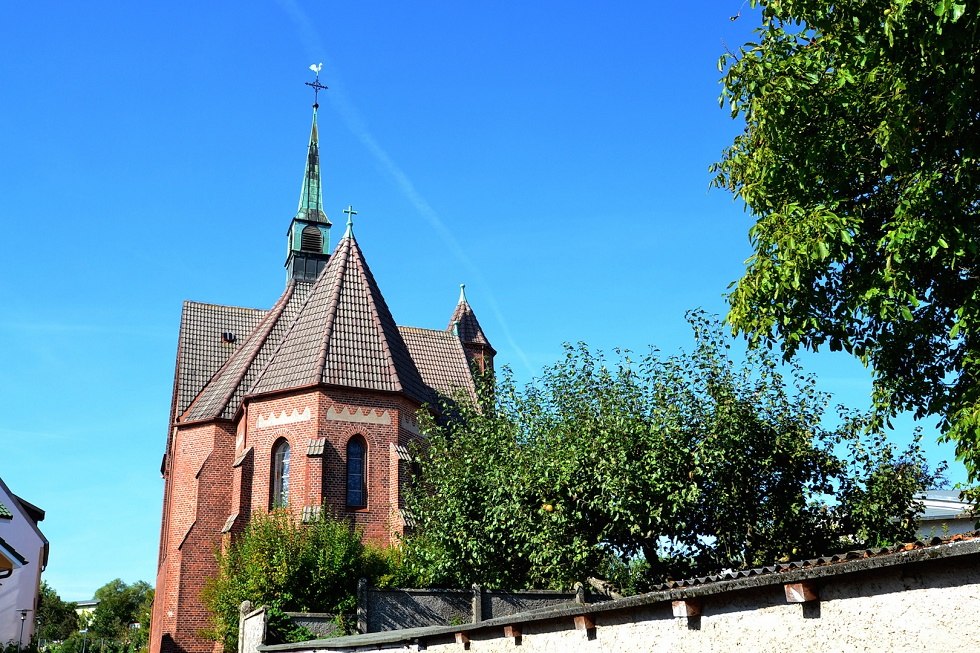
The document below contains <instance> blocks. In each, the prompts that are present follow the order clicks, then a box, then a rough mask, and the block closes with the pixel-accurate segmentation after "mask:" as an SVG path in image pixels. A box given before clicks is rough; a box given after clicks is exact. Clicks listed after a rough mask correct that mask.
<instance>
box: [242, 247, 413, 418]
mask: <svg viewBox="0 0 980 653" xmlns="http://www.w3.org/2000/svg"><path fill="white" fill-rule="evenodd" d="M319 383H324V384H327V385H338V386H343V387H349V388H361V389H365V390H379V391H384V392H404V393H405V394H406V395H407V396H409V397H410V398H412V399H415V400H416V401H420V402H421V401H425V400H427V398H428V395H429V391H428V389H427V388H426V386H425V384H424V383H423V382H422V378H421V376H420V375H419V372H418V370H417V369H416V367H415V364H414V362H413V361H412V357H411V356H410V355H409V352H408V349H407V347H406V346H405V343H404V341H403V340H402V337H401V334H400V333H399V332H398V328H397V327H396V326H395V321H394V320H393V319H392V317H391V312H390V311H389V310H388V306H387V304H385V301H384V297H382V295H381V291H380V290H379V289H378V285H377V283H376V282H375V280H374V276H373V275H372V274H371V270H370V269H369V268H368V266H367V262H366V261H365V260H364V255H363V254H362V253H361V249H360V247H359V246H358V245H357V241H356V240H354V237H353V235H351V234H350V233H349V232H348V234H347V235H346V236H345V237H344V238H343V239H342V240H341V241H340V243H339V244H338V245H337V249H336V251H335V252H334V253H333V255H332V256H331V257H330V262H329V263H328V264H327V267H326V268H325V269H324V271H323V272H322V273H321V275H320V277H319V278H318V279H317V281H316V282H315V283H314V284H313V288H312V289H311V290H310V295H309V297H308V299H307V301H306V303H305V305H304V306H303V307H302V308H301V309H300V311H299V314H298V315H297V316H296V319H295V320H294V321H293V323H292V325H291V326H290V327H289V329H288V330H287V332H286V334H285V336H284V337H283V340H282V342H281V343H280V344H279V347H278V349H277V351H276V352H275V353H274V354H273V356H272V358H271V360H270V362H269V364H268V366H267V367H266V368H265V370H263V372H262V373H261V374H260V375H259V377H258V380H257V381H256V383H255V385H254V387H253V388H252V389H251V391H250V393H249V394H264V393H267V392H276V391H278V390H284V389H288V388H298V387H304V386H309V385H314V384H319Z"/></svg>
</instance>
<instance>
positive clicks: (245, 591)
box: [203, 510, 381, 651]
mask: <svg viewBox="0 0 980 653" xmlns="http://www.w3.org/2000/svg"><path fill="white" fill-rule="evenodd" d="M361 535H362V534H361V532H360V530H359V529H357V528H354V527H353V526H352V525H351V524H350V523H348V522H346V521H342V520H340V519H336V518H334V517H331V516H329V515H327V514H326V510H324V511H323V514H322V515H321V516H320V517H317V518H316V519H314V520H312V521H311V522H310V523H306V524H303V523H300V522H299V521H298V520H297V519H296V517H295V516H293V515H292V514H291V513H290V512H289V511H287V510H275V511H273V512H271V513H269V514H256V515H253V516H252V519H251V520H250V521H249V523H248V526H246V528H245V531H244V532H243V533H242V534H241V535H240V536H239V537H237V538H236V539H235V540H234V541H233V542H232V543H231V545H230V546H229V547H228V548H227V549H225V550H221V551H218V553H217V557H218V575H217V577H216V578H215V579H213V580H212V581H211V582H210V583H209V584H208V585H207V586H206V588H205V591H204V596H203V600H204V605H205V606H206V607H207V608H208V610H209V611H210V612H211V615H212V618H213V624H214V628H213V630H212V631H211V632H210V633H208V635H209V636H210V637H211V638H213V639H214V640H215V641H218V642H221V643H222V644H223V645H224V648H225V650H226V651H234V650H236V649H237V642H238V617H239V609H240V606H241V604H242V602H243V601H251V602H252V604H253V605H255V606H259V605H266V606H268V607H269V609H270V628H271V629H272V630H273V631H276V632H274V636H275V635H278V636H279V637H280V638H282V639H286V640H287V641H299V640H302V639H309V638H310V637H309V633H307V632H292V626H291V625H290V624H289V621H288V619H287V618H286V616H285V612H287V611H290V612H332V613H334V614H336V615H338V617H339V618H341V619H342V618H344V617H345V616H347V615H349V614H350V613H352V612H354V610H355V608H356V605H357V582H358V580H359V579H360V578H361V577H376V576H377V575H378V573H379V571H381V568H380V567H381V562H380V558H379V557H378V556H377V555H375V554H374V553H373V551H371V550H368V549H366V548H365V546H364V544H362V542H361ZM340 625H341V626H342V627H343V626H344V624H343V623H341V624H340Z"/></svg>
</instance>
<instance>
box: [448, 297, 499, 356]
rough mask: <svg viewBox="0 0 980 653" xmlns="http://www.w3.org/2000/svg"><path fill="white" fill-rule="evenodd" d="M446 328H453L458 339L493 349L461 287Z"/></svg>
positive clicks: (451, 329) (450, 329)
mask: <svg viewBox="0 0 980 653" xmlns="http://www.w3.org/2000/svg"><path fill="white" fill-rule="evenodd" d="M446 330H447V331H453V330H455V331H456V333H457V334H458V335H459V339H460V340H462V341H463V342H464V343H466V344H477V345H483V346H484V347H487V348H488V349H490V350H491V351H493V347H492V346H491V345H490V341H489V340H487V336H486V334H485V333H483V328H482V327H480V321H479V320H477V319H476V313H474V312H473V309H472V308H471V307H470V304H469V302H467V301H466V295H464V294H463V292H462V289H461V290H460V293H459V303H457V304H456V310H455V311H453V316H452V317H451V318H449V326H448V327H446ZM494 353H496V352H494Z"/></svg>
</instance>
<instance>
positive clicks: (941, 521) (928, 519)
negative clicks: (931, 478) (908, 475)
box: [916, 490, 977, 538]
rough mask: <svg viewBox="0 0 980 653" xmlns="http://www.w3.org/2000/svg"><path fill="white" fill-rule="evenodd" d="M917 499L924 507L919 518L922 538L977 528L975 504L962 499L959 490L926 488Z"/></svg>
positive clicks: (919, 532)
mask: <svg viewBox="0 0 980 653" xmlns="http://www.w3.org/2000/svg"><path fill="white" fill-rule="evenodd" d="M916 499H917V500H918V501H921V502H922V506H923V508H924V510H923V511H922V516H921V517H920V518H919V530H918V536H919V537H920V538H929V537H946V536H948V535H957V534H960V533H969V532H970V531H972V530H973V529H974V528H976V524H977V517H975V516H973V513H972V511H973V504H971V503H970V502H969V501H964V500H962V499H961V498H960V491H959V490H926V491H925V492H922V493H921V494H919V495H918V496H917V497H916Z"/></svg>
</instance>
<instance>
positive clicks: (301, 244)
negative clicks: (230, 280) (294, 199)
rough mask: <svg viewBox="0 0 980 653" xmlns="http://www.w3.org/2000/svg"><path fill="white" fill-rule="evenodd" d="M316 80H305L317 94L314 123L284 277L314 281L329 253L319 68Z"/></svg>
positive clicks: (287, 240)
mask: <svg viewBox="0 0 980 653" xmlns="http://www.w3.org/2000/svg"><path fill="white" fill-rule="evenodd" d="M316 73H317V78H316V80H315V81H313V82H312V83H311V82H307V85H309V86H312V87H313V89H314V92H315V93H316V95H315V96H314V101H313V126H312V127H311V128H310V145H309V147H308V148H307V153H306V171H305V172H304V174H303V186H302V188H301V189H300V193H299V206H298V207H297V209H296V215H295V216H293V220H292V222H290V223H289V231H288V232H286V252H287V253H286V278H287V279H296V280H297V281H313V280H314V279H316V278H317V276H318V275H319V274H320V272H322V271H323V268H324V267H326V265H327V259H328V258H329V257H330V219H329V218H328V217H327V214H326V212H325V211H324V210H323V191H322V189H321V188H320V142H319V135H318V134H317V124H316V114H317V111H318V110H319V109H320V104H319V102H317V100H316V99H315V98H316V96H317V95H319V91H320V89H323V88H326V86H324V85H322V84H320V72H319V69H316Z"/></svg>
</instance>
